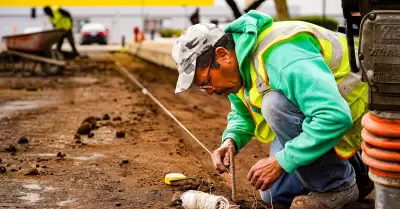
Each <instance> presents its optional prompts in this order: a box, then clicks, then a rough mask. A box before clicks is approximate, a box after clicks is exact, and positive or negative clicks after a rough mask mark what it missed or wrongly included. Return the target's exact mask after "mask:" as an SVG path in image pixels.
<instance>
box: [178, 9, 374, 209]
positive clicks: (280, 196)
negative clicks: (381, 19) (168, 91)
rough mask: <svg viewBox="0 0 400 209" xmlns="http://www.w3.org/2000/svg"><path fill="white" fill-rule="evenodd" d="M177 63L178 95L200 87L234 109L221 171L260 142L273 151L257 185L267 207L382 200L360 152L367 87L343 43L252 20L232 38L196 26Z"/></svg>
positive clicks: (254, 171)
mask: <svg viewBox="0 0 400 209" xmlns="http://www.w3.org/2000/svg"><path fill="white" fill-rule="evenodd" d="M172 56H173V58H174V59H175V61H176V63H177V65H178V71H179V78H178V81H177V86H176V90H175V92H176V93H180V92H183V91H185V90H186V89H188V88H189V87H190V86H191V85H192V83H194V84H195V85H196V86H197V87H198V90H200V91H205V92H207V93H208V94H210V95H212V94H214V93H215V94H218V95H227V96H228V98H229V100H230V102H231V108H232V110H231V112H230V113H229V115H228V125H227V128H226V130H225V131H224V133H223V135H222V145H221V146H220V147H219V148H218V149H216V150H215V151H214V153H213V163H214V166H215V168H216V169H217V171H219V172H220V173H222V172H224V171H226V168H227V167H229V165H230V163H229V146H233V147H234V148H235V154H237V153H238V152H239V150H240V149H242V148H243V147H244V146H245V145H246V144H247V143H248V142H249V141H250V139H251V138H252V137H253V136H255V137H256V138H257V139H258V140H260V141H261V142H264V143H271V144H270V155H269V157H268V158H265V159H262V160H260V161H258V162H257V163H256V164H255V165H254V166H253V167H252V168H251V169H250V171H249V173H248V176H247V178H248V180H249V181H250V182H251V184H252V185H253V186H254V187H255V188H256V189H260V190H261V196H262V198H263V200H264V201H265V202H272V201H273V202H274V203H279V202H281V203H289V204H291V208H293V209H310V208H312V209H316V208H318V209H325V208H326V209H327V208H335V209H339V208H343V207H344V206H345V205H348V204H351V203H353V202H355V201H356V200H357V199H358V198H364V197H365V196H367V195H368V194H369V193H370V192H371V191H372V189H373V183H372V181H371V180H369V178H368V175H367V172H368V168H367V167H366V166H365V165H364V164H363V163H362V161H361V159H360V153H359V150H360V143H361V134H360V133H361V129H362V126H361V118H362V116H363V115H364V114H365V113H366V112H367V106H366V103H367V84H366V83H364V82H361V75H360V74H359V73H353V72H351V70H350V67H349V58H348V54H347V42H346V39H345V37H344V36H343V35H341V34H338V33H336V32H333V31H330V30H327V29H325V28H322V27H319V26H317V25H313V24H310V23H307V22H301V21H286V22H285V21H284V22H274V21H273V19H272V18H271V17H270V16H268V15H266V14H263V13H261V12H256V11H250V12H248V13H247V14H245V15H243V16H242V17H240V18H239V19H237V20H235V21H234V22H232V23H231V24H229V25H228V26H227V27H226V28H225V31H221V30H220V29H218V28H217V27H216V26H215V25H213V24H197V25H194V26H191V27H190V28H189V29H187V30H186V31H185V32H184V33H183V34H182V35H181V36H180V37H179V39H178V40H177V41H176V43H175V44H174V46H173V49H172ZM267 190H269V191H267ZM271 195H272V196H271Z"/></svg>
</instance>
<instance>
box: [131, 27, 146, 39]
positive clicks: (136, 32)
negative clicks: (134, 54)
mask: <svg viewBox="0 0 400 209" xmlns="http://www.w3.org/2000/svg"><path fill="white" fill-rule="evenodd" d="M133 36H134V40H135V42H142V41H144V40H145V36H144V32H143V31H140V29H139V28H138V27H134V29H133Z"/></svg>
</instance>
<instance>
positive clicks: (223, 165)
mask: <svg viewBox="0 0 400 209" xmlns="http://www.w3.org/2000/svg"><path fill="white" fill-rule="evenodd" d="M229 146H232V147H233V151H234V153H233V154H236V149H235V142H234V141H233V140H232V139H230V138H228V139H226V140H225V141H224V143H223V144H222V145H221V146H220V147H219V148H218V149H216V150H215V151H214V153H213V155H212V160H213V163H214V167H215V169H216V170H217V171H218V173H220V174H221V173H224V172H226V171H227V169H228V168H229V166H230V165H231V160H230V156H229Z"/></svg>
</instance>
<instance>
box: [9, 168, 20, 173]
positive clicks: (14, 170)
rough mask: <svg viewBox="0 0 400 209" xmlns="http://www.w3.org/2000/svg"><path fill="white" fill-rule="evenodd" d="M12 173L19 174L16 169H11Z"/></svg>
mask: <svg viewBox="0 0 400 209" xmlns="http://www.w3.org/2000/svg"><path fill="white" fill-rule="evenodd" d="M10 171H11V172H17V171H18V170H17V169H15V168H13V169H11V170H10Z"/></svg>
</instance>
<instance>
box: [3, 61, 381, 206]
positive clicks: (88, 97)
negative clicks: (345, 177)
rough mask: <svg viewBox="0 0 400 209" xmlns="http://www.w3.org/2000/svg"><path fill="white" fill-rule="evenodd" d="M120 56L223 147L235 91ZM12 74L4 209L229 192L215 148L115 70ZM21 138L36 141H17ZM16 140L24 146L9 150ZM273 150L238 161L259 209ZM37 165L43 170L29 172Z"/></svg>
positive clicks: (262, 148) (255, 151) (6, 98)
mask: <svg viewBox="0 0 400 209" xmlns="http://www.w3.org/2000/svg"><path fill="white" fill-rule="evenodd" d="M113 57H114V58H115V59H118V60H119V61H120V62H121V63H122V64H123V65H124V66H125V67H127V68H128V69H129V70H130V71H131V72H132V73H133V74H134V75H135V76H136V77H137V78H138V79H139V80H141V81H142V83H143V84H144V85H145V86H146V88H147V89H148V90H149V91H150V92H151V93H152V94H153V95H154V96H155V97H157V98H158V99H159V100H160V101H161V102H162V103H163V104H164V105H165V107H166V108H168V109H169V110H170V111H171V112H172V113H173V114H174V115H175V116H176V117H177V118H178V119H179V120H180V121H181V122H182V124H183V125H185V126H186V127H187V128H188V129H189V130H190V131H191V132H192V133H193V134H194V135H195V136H196V137H197V138H198V139H199V140H200V141H202V142H203V143H204V144H205V146H206V147H207V148H208V149H209V150H211V151H212V150H214V149H215V148H217V147H218V146H219V144H220V140H221V139H220V137H221V134H222V132H223V130H224V128H225V126H226V115H227V113H228V112H229V110H230V106H229V101H228V100H227V99H226V98H223V97H221V96H212V97H210V96H208V95H206V94H204V93H201V92H196V91H195V90H193V89H191V90H189V92H188V93H183V94H179V95H174V93H173V92H174V85H175V81H176V76H177V75H176V72H174V71H171V70H168V69H164V68H161V67H159V66H155V65H152V64H149V63H146V62H143V61H141V60H139V59H137V58H134V57H131V56H128V55H125V54H114V55H113ZM4 80H5V81H3V82H1V83H0V127H2V128H1V129H0V167H4V168H5V169H6V171H5V173H2V172H0V185H1V187H2V189H0V208H1V207H5V208H7V207H9V208H16V207H22V208H170V207H169V206H168V205H169V203H170V202H171V200H172V197H173V195H174V194H175V192H176V191H180V190H183V189H197V188H199V187H200V190H202V191H209V190H210V188H211V190H212V191H213V193H215V194H218V195H223V196H225V197H229V196H230V183H229V182H230V181H229V178H230V177H229V175H227V174H224V175H218V174H216V173H215V172H214V170H213V167H212V165H211V158H210V155H209V153H208V152H207V151H205V150H204V149H203V148H202V147H201V146H199V145H198V144H197V143H196V142H195V141H194V140H193V139H192V138H191V137H190V136H189V135H188V134H187V133H185V132H184V131H183V129H182V128H181V127H180V126H178V125H177V124H176V123H175V122H174V121H173V120H172V119H170V117H169V116H168V115H166V114H164V112H163V110H162V109H161V108H159V107H158V106H157V105H156V104H155V103H154V102H153V101H151V99H149V97H147V96H145V95H144V94H142V92H141V90H139V89H138V88H137V87H136V86H134V85H132V84H130V83H128V82H126V81H125V80H124V79H123V78H122V77H120V76H118V75H117V74H116V73H113V72H101V71H100V72H99V71H97V72H96V73H89V74H88V73H69V74H68V76H60V77H47V78H40V77H24V78H12V77H7V79H4ZM15 87H18V88H15ZM29 89H36V90H35V91H32V90H29ZM106 114H107V115H108V117H104V116H105V115H106ZM89 116H93V117H90V119H88V118H89ZM85 119H87V120H86V121H85V123H88V124H89V125H87V126H90V133H93V134H94V135H91V136H92V137H91V138H89V137H88V135H77V134H76V132H77V130H78V128H79V127H80V126H81V125H82V122H83V121H84V120H85ZM104 119H107V120H104ZM117 133H118V134H117ZM122 133H124V137H121V136H122ZM117 135H118V136H117ZM21 137H26V139H27V142H28V143H18V141H19V139H20V138H21ZM10 145H12V146H14V147H15V148H16V151H15V152H9V151H6V149H7V148H9V147H10ZM267 153H268V146H267V145H264V144H261V143H259V142H258V141H256V140H252V141H251V142H250V144H249V145H248V146H246V147H245V148H244V149H243V150H241V152H240V154H239V155H238V156H237V157H236V158H235V161H236V168H237V169H236V175H237V187H238V188H237V193H238V199H240V200H244V207H243V208H250V207H251V205H252V203H253V200H254V193H253V190H252V187H251V185H250V184H249V183H248V181H247V180H246V178H245V177H246V175H247V172H248V170H249V169H250V168H251V166H252V165H253V164H255V163H256V162H257V161H258V160H259V159H261V158H263V157H266V156H267ZM35 169H37V171H38V173H37V175H35V172H33V173H30V175H26V174H28V173H29V172H32V171H33V170H35ZM2 171H3V169H2ZM168 172H179V173H183V174H185V175H186V176H188V177H194V178H195V179H196V180H193V181H192V182H191V183H188V184H185V185H180V186H179V185H178V186H169V185H166V184H165V183H164V181H163V177H164V174H166V173H168ZM32 174H34V175H32ZM199 182H200V183H199ZM255 194H256V196H257V199H260V198H259V195H258V193H257V192H256V193H255ZM259 208H262V207H259ZM275 208H282V207H281V206H275ZM352 208H373V204H372V203H371V202H367V203H357V204H356V205H355V206H353V207H352Z"/></svg>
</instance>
